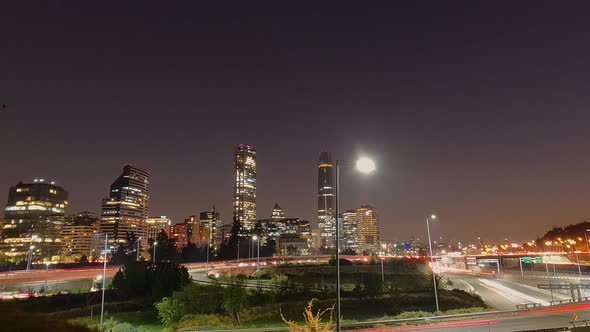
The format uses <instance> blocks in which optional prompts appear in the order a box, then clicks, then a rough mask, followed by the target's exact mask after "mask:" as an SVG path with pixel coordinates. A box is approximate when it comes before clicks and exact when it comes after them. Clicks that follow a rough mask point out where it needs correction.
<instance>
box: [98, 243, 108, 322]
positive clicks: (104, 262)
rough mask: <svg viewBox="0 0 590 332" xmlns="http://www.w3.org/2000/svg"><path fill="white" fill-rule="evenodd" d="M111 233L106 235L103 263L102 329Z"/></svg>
mask: <svg viewBox="0 0 590 332" xmlns="http://www.w3.org/2000/svg"><path fill="white" fill-rule="evenodd" d="M108 237H109V235H108V234H105V235H104V254H103V256H102V257H103V258H102V260H103V265H102V300H101V301H100V330H101V331H102V321H103V318H104V289H105V287H106V279H107V242H108V241H107V240H108Z"/></svg>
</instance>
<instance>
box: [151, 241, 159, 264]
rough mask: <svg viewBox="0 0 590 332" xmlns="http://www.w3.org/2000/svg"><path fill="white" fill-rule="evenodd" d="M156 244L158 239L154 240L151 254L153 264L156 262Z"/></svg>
mask: <svg viewBox="0 0 590 332" xmlns="http://www.w3.org/2000/svg"><path fill="white" fill-rule="evenodd" d="M157 245H158V241H154V254H153V257H152V258H153V260H152V261H153V264H156V246H157Z"/></svg>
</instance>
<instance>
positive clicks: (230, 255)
mask: <svg viewBox="0 0 590 332" xmlns="http://www.w3.org/2000/svg"><path fill="white" fill-rule="evenodd" d="M241 229H242V226H241V224H240V222H239V221H238V220H234V223H233V225H232V227H231V231H230V235H229V238H227V239H225V240H224V241H223V243H222V244H221V246H220V248H219V255H218V256H219V258H220V259H221V260H225V259H236V257H237V256H238V247H239V245H240V232H241ZM243 242H244V241H242V243H243ZM240 253H241V252H240ZM246 254H247V252H246ZM242 255H243V254H242Z"/></svg>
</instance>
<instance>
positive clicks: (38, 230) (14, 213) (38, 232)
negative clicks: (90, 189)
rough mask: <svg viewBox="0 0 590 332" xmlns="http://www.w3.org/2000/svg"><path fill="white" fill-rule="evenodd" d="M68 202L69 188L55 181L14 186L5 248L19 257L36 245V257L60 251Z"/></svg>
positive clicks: (2, 243)
mask: <svg viewBox="0 0 590 332" xmlns="http://www.w3.org/2000/svg"><path fill="white" fill-rule="evenodd" d="M67 206H68V192H67V191H65V190H64V188H62V187H59V186H56V185H55V184H54V183H53V182H51V183H47V182H45V180H43V179H36V180H35V181H34V182H33V183H22V182H19V183H18V184H17V185H16V186H13V187H10V190H9V191H8V202H7V203H6V208H5V209H4V220H5V223H4V226H3V227H2V228H3V229H2V237H1V241H0V246H1V250H2V252H3V253H4V254H5V255H7V256H9V257H13V258H15V259H16V260H18V259H26V256H27V254H28V253H29V250H30V249H29V248H30V247H33V248H32V249H31V256H32V260H33V261H34V260H36V259H44V258H51V257H52V256H55V255H57V254H58V252H59V250H60V248H61V228H62V227H63V225H64V222H65V217H64V215H65V209H66V207H67Z"/></svg>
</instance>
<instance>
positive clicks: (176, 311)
mask: <svg viewBox="0 0 590 332" xmlns="http://www.w3.org/2000/svg"><path fill="white" fill-rule="evenodd" d="M156 309H158V317H159V318H160V320H161V321H162V323H163V324H164V326H171V325H172V324H174V323H177V322H179V321H180V319H181V318H182V316H184V314H185V307H184V304H183V303H182V302H181V301H180V300H178V299H175V298H169V297H165V298H163V299H162V301H161V302H159V303H156Z"/></svg>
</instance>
